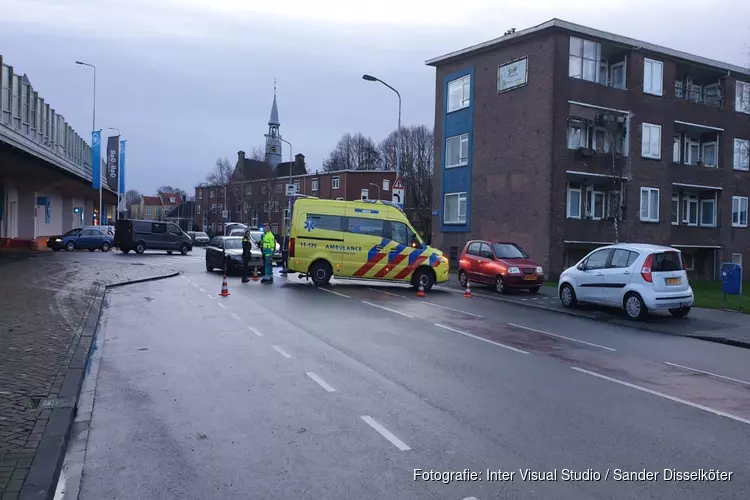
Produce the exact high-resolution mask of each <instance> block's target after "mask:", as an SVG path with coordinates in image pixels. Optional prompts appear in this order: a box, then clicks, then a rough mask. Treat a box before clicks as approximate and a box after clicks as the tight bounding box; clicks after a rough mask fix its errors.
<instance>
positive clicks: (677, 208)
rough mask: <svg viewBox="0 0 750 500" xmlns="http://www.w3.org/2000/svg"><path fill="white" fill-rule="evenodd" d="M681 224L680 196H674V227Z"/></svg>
mask: <svg viewBox="0 0 750 500" xmlns="http://www.w3.org/2000/svg"><path fill="white" fill-rule="evenodd" d="M679 224H680V195H679V194H673V195H672V225H673V226H677V225H679Z"/></svg>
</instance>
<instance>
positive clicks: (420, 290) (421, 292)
mask: <svg viewBox="0 0 750 500" xmlns="http://www.w3.org/2000/svg"><path fill="white" fill-rule="evenodd" d="M417 297H424V285H422V283H420V284H419V288H418V289H417Z"/></svg>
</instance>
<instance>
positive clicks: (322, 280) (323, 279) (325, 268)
mask: <svg viewBox="0 0 750 500" xmlns="http://www.w3.org/2000/svg"><path fill="white" fill-rule="evenodd" d="M332 273H333V270H332V269H331V265H330V264H329V263H328V262H326V261H324V260H316V261H315V262H313V265H312V266H310V277H311V278H312V280H313V283H315V286H326V285H327V284H328V282H330V281H331V274H332Z"/></svg>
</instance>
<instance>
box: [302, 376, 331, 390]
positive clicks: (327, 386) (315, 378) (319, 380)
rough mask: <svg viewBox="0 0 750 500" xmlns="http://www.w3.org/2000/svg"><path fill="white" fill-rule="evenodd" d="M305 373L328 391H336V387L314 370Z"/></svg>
mask: <svg viewBox="0 0 750 500" xmlns="http://www.w3.org/2000/svg"><path fill="white" fill-rule="evenodd" d="M305 375H307V376H308V377H310V378H311V379H313V380H314V381H315V382H317V383H318V385H319V386H320V387H322V388H323V389H325V390H326V391H328V392H336V389H334V388H333V387H331V386H330V385H328V383H327V382H326V381H325V380H323V379H322V378H320V377H318V376H317V375H315V374H314V373H313V372H307V373H305Z"/></svg>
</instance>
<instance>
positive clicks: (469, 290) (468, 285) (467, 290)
mask: <svg viewBox="0 0 750 500" xmlns="http://www.w3.org/2000/svg"><path fill="white" fill-rule="evenodd" d="M464 297H466V298H467V299H470V298H471V283H470V282H468V281H467V282H466V291H465V292H464Z"/></svg>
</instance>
